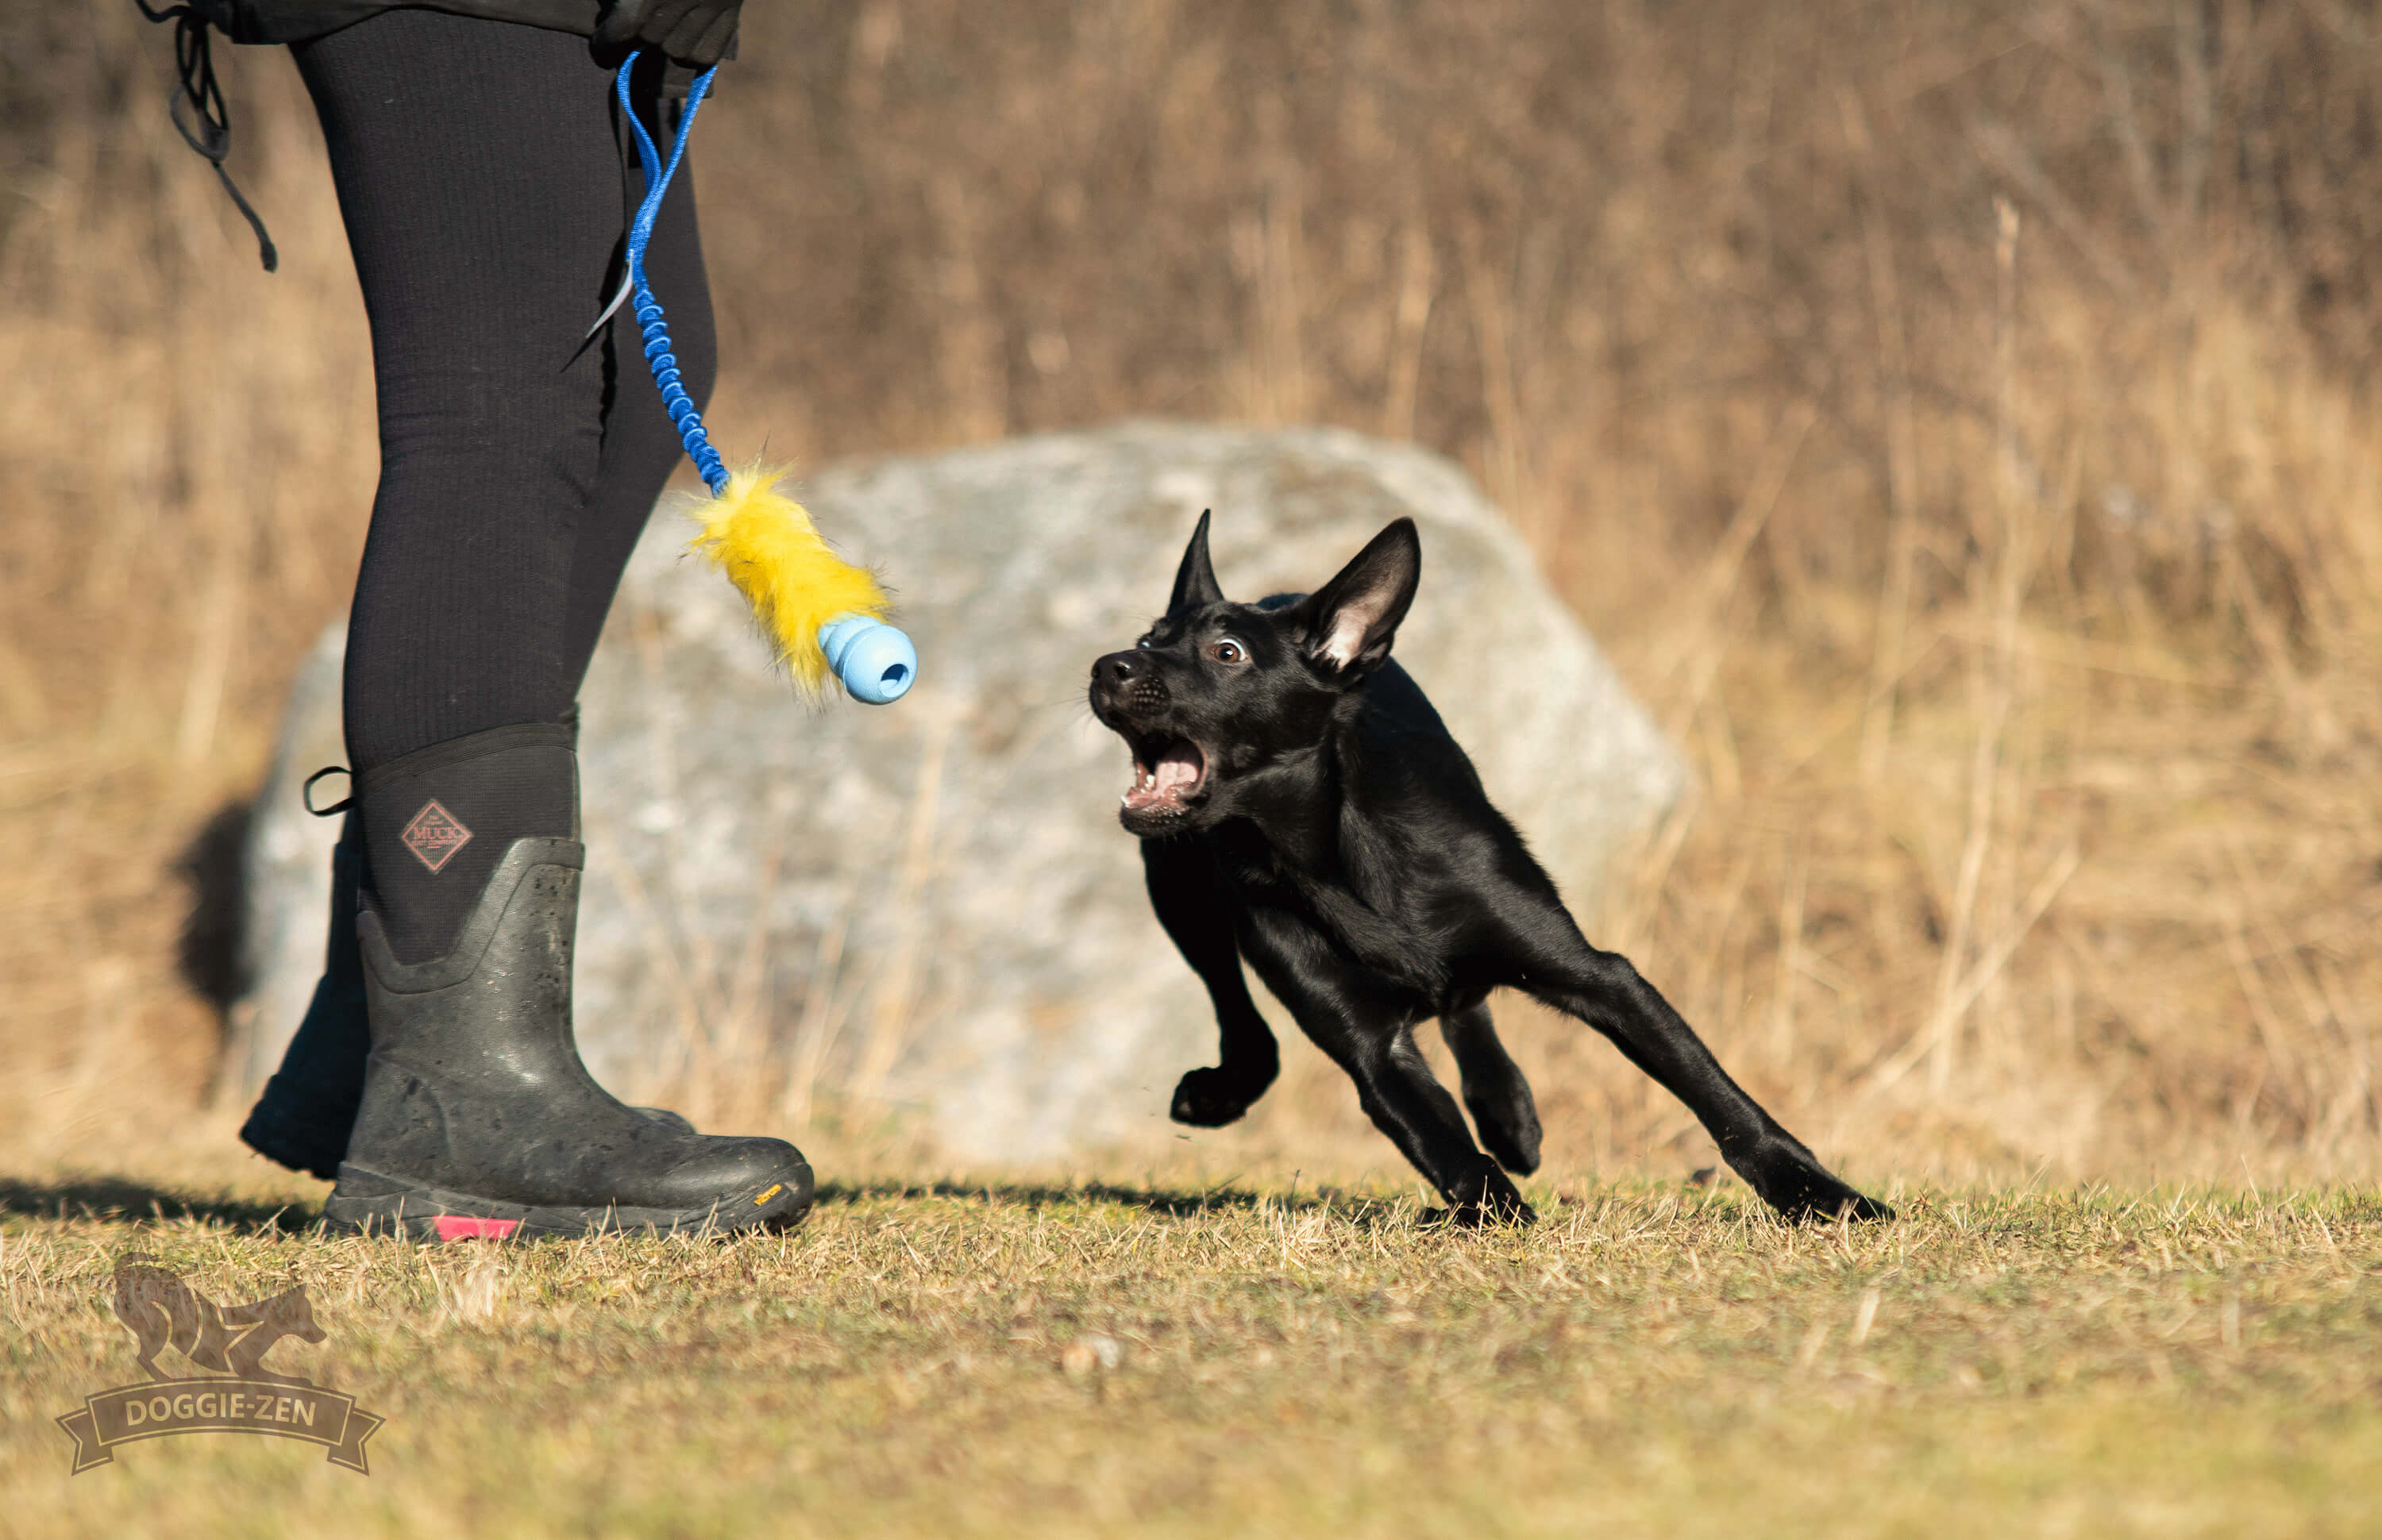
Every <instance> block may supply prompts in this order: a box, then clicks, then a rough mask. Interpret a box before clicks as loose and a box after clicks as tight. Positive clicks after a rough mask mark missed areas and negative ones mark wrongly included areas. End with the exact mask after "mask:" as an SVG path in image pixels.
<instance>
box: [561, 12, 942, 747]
mask: <svg viewBox="0 0 2382 1540" xmlns="http://www.w3.org/2000/svg"><path fill="white" fill-rule="evenodd" d="M637 59H638V55H635V54H632V55H629V57H628V59H627V60H626V61H625V62H623V63H622V64H621V66H620V74H619V76H618V77H617V79H615V80H614V90H615V92H616V93H617V94H618V96H619V97H620V115H621V116H623V117H625V118H627V119H628V122H629V127H630V128H631V130H632V132H633V133H634V134H635V135H636V141H637V158H638V160H639V161H640V162H641V163H642V164H643V165H644V166H645V200H644V202H641V203H640V204H638V206H637V214H636V218H635V219H634V220H633V221H632V223H631V224H630V226H629V238H628V251H627V256H628V264H627V265H628V274H627V276H626V278H625V280H624V281H623V283H622V285H621V290H620V294H619V295H618V296H616V297H615V298H614V299H613V300H612V303H611V304H610V305H608V306H607V307H606V308H605V311H604V313H603V314H602V315H601V316H599V317H597V318H596V322H595V324H596V326H601V325H603V324H605V322H607V321H608V320H610V319H611V317H612V314H613V312H616V311H618V310H619V309H620V305H621V303H622V302H623V301H624V300H625V301H626V302H627V303H628V304H629V305H630V306H631V310H630V314H631V315H632V316H633V317H635V319H636V323H637V330H638V331H639V332H641V333H643V334H644V336H645V363H646V366H647V367H648V368H650V369H651V370H652V371H653V375H654V384H655V385H657V386H658V387H660V390H661V393H662V405H663V407H664V409H666V410H668V411H669V420H670V422H671V424H672V425H673V426H674V427H676V428H677V429H678V435H679V441H680V442H681V443H682V444H684V445H685V446H686V453H687V458H689V459H691V460H693V461H694V468H695V470H696V471H700V472H701V473H702V476H703V482H704V484H705V485H706V486H707V487H709V488H710V489H711V500H710V501H709V502H708V503H705V504H702V505H699V506H698V507H696V508H695V509H694V515H695V517H696V518H697V519H700V520H701V521H702V524H703V529H702V531H701V532H699V533H697V534H696V535H695V536H694V539H693V540H691V541H690V542H688V548H689V549H691V550H694V551H697V552H699V553H701V554H702V556H704V557H705V559H706V560H707V561H709V562H710V563H711V564H712V565H713V566H715V567H717V568H719V569H720V570H721V571H723V572H725V573H726V574H727V575H728V578H729V581H731V582H733V583H734V584H735V585H736V587H737V589H738V590H739V591H740V592H741V593H743V595H744V597H745V599H746V601H747V602H748V603H750V604H751V605H752V606H753V613H754V616H755V618H757V619H758V620H759V621H760V623H761V627H762V629H763V630H765V631H766V632H767V633H768V635H769V637H770V639H771V640H772V642H774V643H775V644H776V646H777V649H778V653H779V655H780V658H781V659H782V660H783V661H784V662H785V664H786V666H787V667H788V668H789V670H790V671H791V672H792V674H793V676H794V678H795V680H796V681H797V682H798V683H800V684H801V685H802V686H803V687H804V689H806V690H809V691H813V692H814V693H817V692H823V691H826V689H827V688H828V681H829V679H830V678H833V679H836V680H839V681H840V682H841V684H842V686H843V688H844V690H845V691H848V692H849V693H850V694H851V696H852V698H853V699H854V700H856V701H865V702H866V703H869V704H871V705H884V704H886V703H889V702H891V701H898V700H900V699H901V698H902V696H903V695H905V694H907V693H908V692H909V690H910V687H911V685H913V684H915V682H916V681H917V678H918V653H917V649H916V648H915V647H914V646H912V645H911V642H910V639H909V638H908V637H907V636H905V635H903V634H902V632H901V631H900V630H898V629H895V628H894V627H892V626H890V625H888V624H886V620H885V617H886V615H887V613H888V612H889V611H890V609H891V607H892V606H891V602H890V600H888V599H887V597H886V595H885V592H884V590H883V589H882V588H881V587H879V586H878V581H877V579H876V577H875V575H874V574H872V573H871V572H869V571H868V570H867V569H866V568H861V567H855V566H853V564H852V563H850V562H847V561H845V560H844V559H843V558H842V557H841V556H838V555H836V553H835V551H834V550H833V549H832V548H831V547H830V546H829V544H828V543H827V542H826V540H825V539H823V538H822V537H821V536H820V534H819V532H818V531H817V528H816V527H815V526H814V525H813V524H812V522H811V518H810V515H809V513H807V512H806V511H805V510H804V508H803V506H802V505H801V504H799V503H797V502H795V501H794V500H793V499H792V497H789V496H787V495H785V494H784V493H782V492H780V491H779V490H778V488H777V475H776V473H775V472H773V471H766V470H764V469H762V468H761V467H759V466H757V465H756V466H755V467H753V468H752V469H750V470H747V471H730V470H729V469H728V467H727V466H726V465H725V464H724V463H722V461H721V460H720V458H719V451H718V449H717V448H715V447H713V446H712V443H711V435H710V434H708V433H706V431H705V429H704V425H703V414H702V413H701V412H698V411H697V410H695V407H694V398H693V397H690V396H688V395H687V393H686V386H685V385H684V384H683V383H682V382H681V379H680V376H679V367H678V360H677V358H676V357H675V356H673V355H672V353H671V352H670V338H669V327H668V326H667V325H666V324H664V322H663V319H662V304H661V301H660V300H659V299H657V298H656V297H655V295H654V291H653V287H652V286H651V285H650V284H648V283H647V282H646V281H645V246H646V243H647V242H648V241H650V240H651V239H652V238H653V233H654V221H655V219H656V218H657V216H658V215H659V214H660V213H661V206H662V194H663V193H665V192H666V191H668V190H669V183H670V177H673V176H674V175H676V174H677V171H678V166H679V162H680V161H681V159H683V158H684V157H685V154H686V141H687V136H688V134H689V133H690V132H692V131H693V129H694V115H695V112H696V110H697V109H698V108H700V107H701V106H702V105H703V99H704V97H705V95H706V93H707V92H709V90H710V87H711V78H712V76H713V75H715V74H717V73H718V66H717V65H714V66H713V67H711V68H709V69H706V70H705V71H704V72H703V73H702V74H700V75H698V76H696V77H695V78H694V84H693V86H692V87H690V88H689V90H688V92H687V98H686V112H685V114H684V116H681V118H680V120H679V126H678V135H677V138H676V140H675V141H674V142H673V143H672V144H671V145H670V153H669V161H668V163H664V162H663V160H662V158H661V153H660V152H659V151H658V150H657V149H656V148H655V145H654V141H653V136H652V135H650V134H648V133H646V132H645V124H644V123H643V122H641V121H640V120H639V119H638V117H637V114H636V110H635V108H634V107H632V105H631V104H630V101H629V72H630V70H631V69H632V68H633V67H635V65H636V62H637ZM593 330H594V328H592V327H591V328H590V332H591V334H592V332H593Z"/></svg>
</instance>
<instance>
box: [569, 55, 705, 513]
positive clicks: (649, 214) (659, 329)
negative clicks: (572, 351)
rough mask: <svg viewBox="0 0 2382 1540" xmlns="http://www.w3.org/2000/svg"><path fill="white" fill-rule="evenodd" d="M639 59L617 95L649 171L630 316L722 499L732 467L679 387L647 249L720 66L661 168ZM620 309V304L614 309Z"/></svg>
mask: <svg viewBox="0 0 2382 1540" xmlns="http://www.w3.org/2000/svg"><path fill="white" fill-rule="evenodd" d="M636 62H637V55H634V54H632V55H629V56H628V58H627V60H626V61H625V62H623V63H622V64H621V66H620V75H619V76H618V77H617V78H616V79H614V81H613V91H614V93H615V94H616V95H618V96H619V97H620V116H622V117H625V118H627V119H628V120H629V128H630V130H631V131H632V132H633V133H634V134H635V135H636V136H637V159H638V160H639V161H640V162H641V163H643V164H644V165H645V202H641V203H639V204H638V205H637V217H636V218H635V220H633V221H632V223H631V224H630V226H629V247H628V258H629V263H628V265H629V272H628V299H629V303H630V304H631V305H632V307H634V308H633V309H632V311H631V312H630V313H631V314H632V315H634V316H635V317H636V318H637V330H638V331H640V332H642V333H643V334H644V335H645V364H646V366H647V367H648V368H650V369H652V370H653V372H654V384H656V385H659V386H660V387H661V392H662V406H663V408H664V409H667V410H668V411H669V420H670V425H671V426H673V427H675V428H676V429H678V436H679V442H680V443H681V444H683V445H685V446H686V455H687V458H689V459H691V460H693V461H694V468H695V470H696V471H700V472H702V475H703V484H704V485H706V486H707V487H709V488H711V495H713V496H715V497H717V496H718V495H720V494H721V493H722V492H724V491H726V490H727V489H728V467H726V466H725V465H723V464H721V463H720V460H719V451H718V449H716V448H713V447H712V444H711V435H710V434H707V433H706V432H704V428H703V414H702V413H701V412H699V411H697V410H695V409H694V397H691V396H689V395H687V393H686V386H685V385H682V384H681V383H680V380H679V370H678V359H677V357H676V355H674V354H672V353H671V352H670V337H669V326H668V325H667V324H665V323H664V322H663V320H662V302H661V301H660V300H659V299H655V298H654V290H653V286H652V285H650V284H648V283H646V282H645V246H646V243H647V242H649V241H651V240H652V239H653V238H654V221H655V219H656V218H657V217H658V216H659V215H660V214H661V212H662V194H663V193H665V192H668V191H669V184H670V178H671V177H674V176H676V175H678V163H679V162H680V161H681V160H683V159H684V158H685V157H686V141H687V136H688V135H689V134H691V133H693V132H694V115H695V112H696V110H697V109H698V108H700V107H701V106H702V105H703V99H704V97H705V96H706V94H707V93H708V92H710V90H711V78H712V77H713V76H714V75H717V74H718V73H719V67H718V65H716V64H715V65H713V66H712V67H710V68H709V69H706V70H705V71H704V72H703V73H702V74H700V75H697V76H696V77H695V78H694V84H693V85H692V86H690V87H688V88H687V92H686V111H685V113H684V114H683V115H682V116H681V117H680V118H679V121H678V138H677V139H676V141H673V142H672V143H671V145H670V153H669V164H668V165H664V164H663V163H662V158H661V152H660V151H659V150H657V149H656V148H655V147H654V136H653V135H651V134H649V133H647V132H645V123H644V122H643V121H642V120H641V119H640V118H639V117H638V116H637V109H636V108H635V107H633V106H632V105H630V104H629V71H630V69H631V68H632V67H634V66H635V64H636ZM618 308H619V301H618V300H615V301H614V302H613V306H612V309H618ZM611 313H612V311H611V310H607V311H606V312H604V315H603V316H602V317H601V318H599V319H598V320H597V322H596V324H597V325H599V326H600V325H602V324H604V322H605V321H606V320H608V319H610V317H611Z"/></svg>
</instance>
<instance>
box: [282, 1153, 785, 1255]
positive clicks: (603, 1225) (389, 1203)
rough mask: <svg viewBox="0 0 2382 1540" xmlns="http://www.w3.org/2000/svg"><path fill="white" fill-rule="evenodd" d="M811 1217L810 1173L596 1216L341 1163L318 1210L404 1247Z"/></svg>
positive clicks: (663, 1231)
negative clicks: (691, 1204)
mask: <svg viewBox="0 0 2382 1540" xmlns="http://www.w3.org/2000/svg"><path fill="white" fill-rule="evenodd" d="M810 1211H811V1168H810V1167H808V1166H807V1165H804V1166H799V1167H796V1168H795V1170H794V1172H793V1173H792V1175H791V1176H788V1177H783V1178H780V1179H776V1180H773V1181H766V1182H759V1183H756V1184H755V1185H754V1186H752V1187H748V1188H745V1189H743V1190H742V1191H740V1192H724V1193H722V1194H720V1196H719V1197H718V1199H717V1200H716V1201H714V1202H712V1203H710V1204H706V1205H705V1206H703V1207H701V1208H632V1207H629V1206H626V1205H623V1204H605V1205H604V1206H602V1207H598V1208H582V1207H573V1206H570V1205H567V1204H508V1203H500V1202H497V1200H495V1199H493V1198H479V1197H473V1195H472V1194H470V1193H468V1192H449V1191H448V1190H446V1189H444V1188H438V1187H432V1186H429V1185H427V1184H425V1183H423V1182H417V1181H409V1180H407V1179H404V1178H402V1177H392V1176H387V1175H385V1174H383V1173H382V1172H379V1171H373V1170H368V1169H366V1168H365V1167H361V1166H355V1165H351V1164H348V1163H346V1162H342V1163H341V1164H340V1166H339V1184H338V1187H336V1188H334V1189H333V1190H332V1192H331V1198H330V1201H329V1202H328V1203H326V1204H324V1205H323V1227H324V1228H325V1229H328V1230H330V1231H332V1232H334V1233H336V1234H343V1235H401V1236H404V1237H405V1238H406V1239H408V1240H411V1241H504V1240H530V1239H539V1240H546V1239H560V1238H568V1237H575V1236H586V1235H607V1234H634V1233H637V1232H639V1231H643V1232H645V1233H647V1234H657V1235H701V1234H711V1235H731V1234H736V1233H739V1232H741V1231H744V1230H751V1229H785V1228H790V1227H792V1226H793V1225H796V1224H799V1223H801V1222H802V1219H803V1216H804V1215H806V1214H808V1213H809V1212H810Z"/></svg>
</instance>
